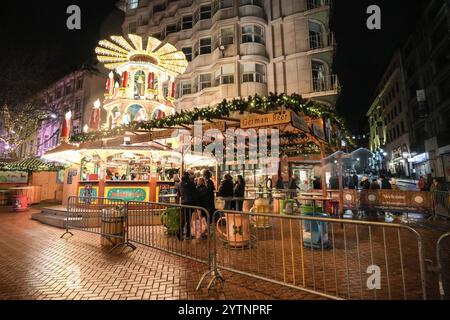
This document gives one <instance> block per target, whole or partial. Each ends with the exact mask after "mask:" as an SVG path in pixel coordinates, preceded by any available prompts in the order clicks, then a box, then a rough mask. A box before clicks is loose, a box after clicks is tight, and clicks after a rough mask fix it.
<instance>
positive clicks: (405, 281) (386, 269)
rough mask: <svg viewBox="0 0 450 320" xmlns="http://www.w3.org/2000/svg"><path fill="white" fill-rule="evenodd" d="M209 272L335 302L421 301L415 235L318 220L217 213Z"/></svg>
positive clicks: (397, 228)
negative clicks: (239, 276)
mask: <svg viewBox="0 0 450 320" xmlns="http://www.w3.org/2000/svg"><path fill="white" fill-rule="evenodd" d="M213 220H214V221H217V222H216V223H215V226H214V230H215V231H214V237H213V251H215V255H216V258H215V259H214V260H213V262H214V265H213V267H212V269H211V270H213V271H214V274H219V275H220V272H219V270H227V271H231V272H235V273H238V274H242V275H246V276H249V277H253V278H257V279H261V280H266V281H270V282H272V283H276V284H280V285H283V286H287V287H291V288H296V289H300V290H303V291H306V292H310V293H313V294H318V295H321V296H324V297H327V298H332V299H426V297H427V293H426V279H425V268H424V260H423V255H422V240H421V237H420V235H419V234H418V233H417V232H416V231H415V230H414V229H412V228H410V227H407V226H403V225H398V224H391V223H378V222H367V221H354V220H342V219H331V218H324V217H317V216H287V215H278V214H277V215H275V214H264V213H249V212H236V211H226V210H222V211H216V213H215V214H214V219H213Z"/></svg>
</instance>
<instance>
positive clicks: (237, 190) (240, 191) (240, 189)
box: [233, 175, 245, 211]
mask: <svg viewBox="0 0 450 320" xmlns="http://www.w3.org/2000/svg"><path fill="white" fill-rule="evenodd" d="M233 196H234V197H235V198H242V199H236V200H235V204H236V205H235V209H236V210H237V211H242V207H243V204H244V197H245V180H244V178H243V177H242V176H241V175H238V176H237V179H236V183H235V184H234V189H233Z"/></svg>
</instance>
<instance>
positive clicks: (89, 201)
mask: <svg viewBox="0 0 450 320" xmlns="http://www.w3.org/2000/svg"><path fill="white" fill-rule="evenodd" d="M127 216H128V215H127V208H126V202H125V201H123V200H120V199H109V198H92V197H74V196H72V197H69V199H68V203H67V216H66V232H64V233H63V234H62V235H61V238H63V237H64V236H65V235H66V234H70V235H72V236H73V233H72V232H70V231H69V230H80V231H84V232H88V233H93V234H98V235H101V236H102V239H101V241H102V243H104V244H106V245H112V248H111V251H113V250H114V249H116V248H118V247H121V246H128V247H131V248H132V249H135V246H134V245H132V244H131V243H129V241H128V239H127V238H128V236H127V230H128V220H127Z"/></svg>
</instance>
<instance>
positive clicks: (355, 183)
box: [352, 173, 359, 189]
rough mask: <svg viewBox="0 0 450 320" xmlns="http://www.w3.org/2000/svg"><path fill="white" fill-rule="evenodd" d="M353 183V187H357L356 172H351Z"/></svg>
mask: <svg viewBox="0 0 450 320" xmlns="http://www.w3.org/2000/svg"><path fill="white" fill-rule="evenodd" d="M352 179H353V185H354V186H355V189H358V185H359V181H358V175H357V174H356V173H354V174H353V177H352Z"/></svg>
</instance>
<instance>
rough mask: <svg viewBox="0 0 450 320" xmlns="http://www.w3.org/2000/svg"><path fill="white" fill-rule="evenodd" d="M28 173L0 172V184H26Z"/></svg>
mask: <svg viewBox="0 0 450 320" xmlns="http://www.w3.org/2000/svg"><path fill="white" fill-rule="evenodd" d="M27 182H28V172H25V171H0V183H27Z"/></svg>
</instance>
